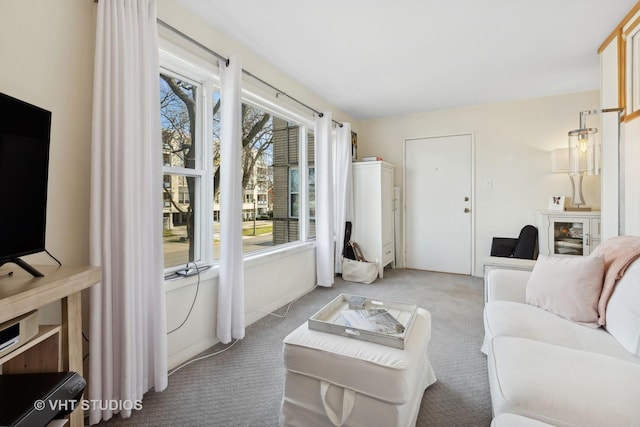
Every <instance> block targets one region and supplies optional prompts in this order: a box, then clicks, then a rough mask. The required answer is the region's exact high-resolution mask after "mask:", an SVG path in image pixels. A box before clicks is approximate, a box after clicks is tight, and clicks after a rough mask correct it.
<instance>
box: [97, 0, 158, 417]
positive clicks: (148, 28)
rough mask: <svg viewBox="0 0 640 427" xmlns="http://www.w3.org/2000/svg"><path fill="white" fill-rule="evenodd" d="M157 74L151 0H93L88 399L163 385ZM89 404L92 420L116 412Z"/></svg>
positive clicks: (137, 393)
mask: <svg viewBox="0 0 640 427" xmlns="http://www.w3.org/2000/svg"><path fill="white" fill-rule="evenodd" d="M158 72H159V67H158V38H157V27H156V2H155V0H109V1H100V2H99V3H98V12H97V28H96V52H95V76H94V89H93V128H92V135H91V144H92V152H91V226H90V228H91V229H90V258H91V263H92V265H96V266H101V267H102V282H101V283H100V284H98V285H96V286H94V287H92V288H91V290H90V303H91V304H90V332H89V339H90V344H89V378H88V379H89V381H88V382H89V389H88V398H89V399H96V400H101V401H105V400H106V401H108V400H119V401H124V400H131V401H134V400H139V399H142V396H143V394H144V393H145V392H146V391H148V390H149V389H151V388H154V389H155V390H156V391H162V390H164V389H165V388H166V387H167V335H166V307H165V299H164V287H163V285H162V283H163V256H162V215H161V212H162V193H161V189H162V152H161V148H162V141H161V135H160V107H159V106H160V100H159V76H158ZM93 406H94V405H92V409H90V411H89V422H90V423H91V424H95V423H97V422H99V421H100V420H108V419H110V418H111V417H112V416H113V415H114V413H115V412H117V410H116V411H114V410H111V409H106V410H101V409H100V408H99V406H103V407H104V406H105V405H95V408H94V407H93ZM107 406H108V405H107ZM120 414H121V415H122V416H123V417H128V416H130V415H131V410H129V409H122V410H121V411H120Z"/></svg>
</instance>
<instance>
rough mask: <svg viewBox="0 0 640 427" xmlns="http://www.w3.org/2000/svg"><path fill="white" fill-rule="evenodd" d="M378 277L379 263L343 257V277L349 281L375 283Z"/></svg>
mask: <svg viewBox="0 0 640 427" xmlns="http://www.w3.org/2000/svg"><path fill="white" fill-rule="evenodd" d="M377 277H378V263H377V262H367V261H356V260H354V259H349V258H342V278H343V279H344V280H348V281H349V282H360V283H373V282H374V281H375V280H376V278H377Z"/></svg>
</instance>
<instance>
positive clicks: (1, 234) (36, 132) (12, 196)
mask: <svg viewBox="0 0 640 427" xmlns="http://www.w3.org/2000/svg"><path fill="white" fill-rule="evenodd" d="M50 134H51V112H49V111H47V110H44V109H42V108H40V107H36V106H35V105H31V104H28V103H26V102H24V101H21V100H19V99H16V98H13V97H11V96H9V95H6V94H3V93H0V200H2V201H1V202H0V266H1V265H3V264H5V263H7V262H12V263H14V264H17V265H19V266H20V267H22V268H24V269H25V270H27V271H28V272H29V273H31V274H33V275H34V276H42V274H41V273H40V272H39V271H38V270H36V269H35V268H33V267H32V266H30V265H29V264H28V263H26V262H25V261H23V260H21V259H20V258H19V257H21V256H24V255H29V254H34V253H37V252H42V251H44V250H45V230H46V219H47V179H48V175H49V138H50Z"/></svg>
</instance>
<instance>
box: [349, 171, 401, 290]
mask: <svg viewBox="0 0 640 427" xmlns="http://www.w3.org/2000/svg"><path fill="white" fill-rule="evenodd" d="M352 171H353V211H354V212H353V214H354V216H353V229H352V233H351V239H352V240H354V241H355V242H357V243H358V244H359V245H360V247H361V248H362V252H363V254H364V256H365V258H367V260H368V261H377V262H378V275H379V276H380V278H382V277H383V274H384V267H385V266H386V265H388V264H391V266H392V267H395V244H394V237H395V236H394V227H393V224H394V212H393V209H394V203H393V165H391V164H389V163H385V162H381V161H378V162H357V163H353V169H352Z"/></svg>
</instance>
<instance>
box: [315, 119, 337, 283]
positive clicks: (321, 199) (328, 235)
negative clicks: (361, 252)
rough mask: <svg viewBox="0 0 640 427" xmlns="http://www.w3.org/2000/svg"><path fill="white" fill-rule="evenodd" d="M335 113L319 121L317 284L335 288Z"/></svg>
mask: <svg viewBox="0 0 640 427" xmlns="http://www.w3.org/2000/svg"><path fill="white" fill-rule="evenodd" d="M331 128H332V121H331V112H330V111H325V112H324V113H322V117H320V116H319V115H318V116H316V118H315V123H314V130H315V138H316V139H315V141H316V147H315V156H316V159H315V168H316V276H317V285H318V286H325V287H331V286H332V285H333V281H334V249H335V244H334V240H333V233H334V226H333V222H334V218H333V217H334V207H333V172H332V171H333V166H332V165H333V156H332V153H333V147H332V138H331Z"/></svg>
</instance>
